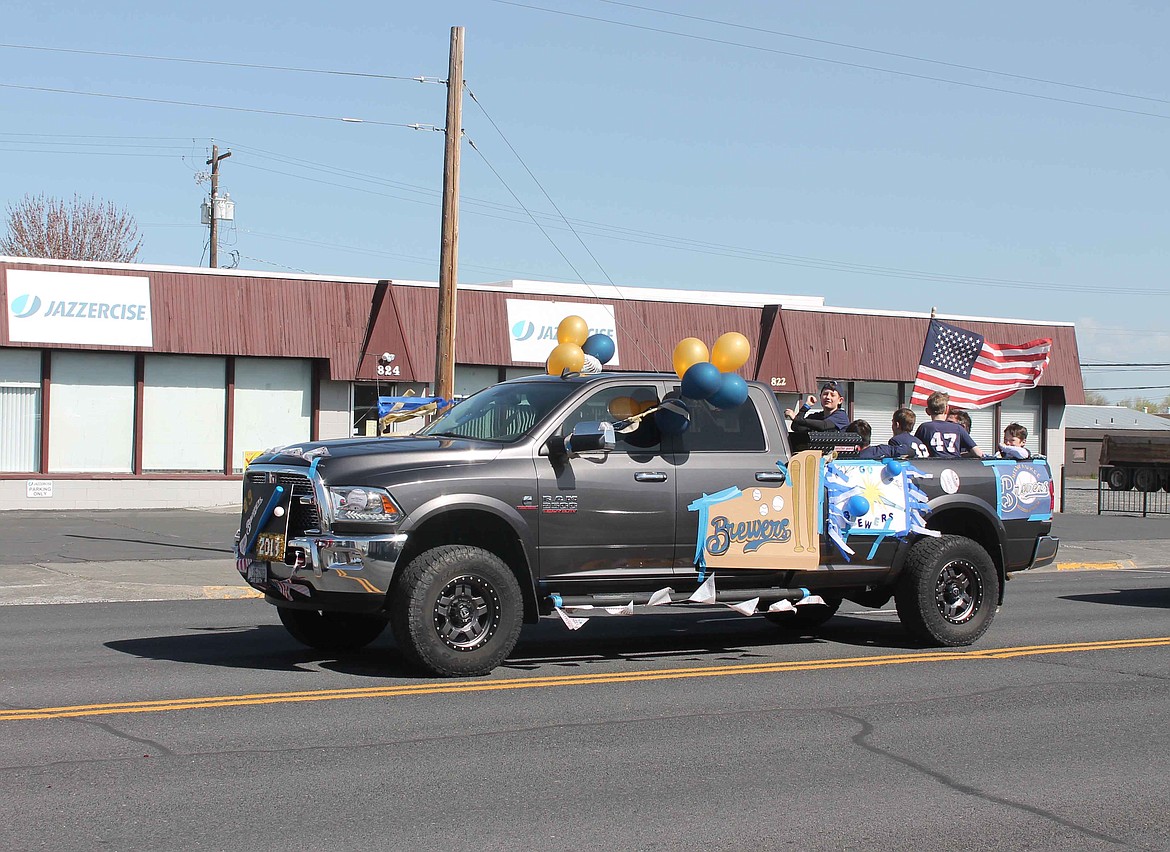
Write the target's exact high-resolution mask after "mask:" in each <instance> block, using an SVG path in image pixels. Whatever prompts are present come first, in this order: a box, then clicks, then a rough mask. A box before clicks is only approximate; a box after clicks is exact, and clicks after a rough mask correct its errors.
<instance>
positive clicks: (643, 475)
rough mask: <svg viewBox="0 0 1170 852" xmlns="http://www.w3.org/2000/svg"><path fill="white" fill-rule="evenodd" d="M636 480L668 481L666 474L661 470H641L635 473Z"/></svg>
mask: <svg viewBox="0 0 1170 852" xmlns="http://www.w3.org/2000/svg"><path fill="white" fill-rule="evenodd" d="M634 482H666V474H665V473H663V472H662V471H660V470H651V471H639V472H638V473H635V474H634Z"/></svg>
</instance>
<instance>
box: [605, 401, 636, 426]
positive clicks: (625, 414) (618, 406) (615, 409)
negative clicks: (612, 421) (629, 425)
mask: <svg viewBox="0 0 1170 852" xmlns="http://www.w3.org/2000/svg"><path fill="white" fill-rule="evenodd" d="M609 413H610V414H612V415H613V416H614V417H615V418H616V419H618V420H625V419H627V418H629V417H633V416H634V415H635V414H639V413H640V412H639V411H638V403H637V402H635V401H634V399H633V398H632V397H628V396H617V397H614V398H613V399H611V400H610V401H609Z"/></svg>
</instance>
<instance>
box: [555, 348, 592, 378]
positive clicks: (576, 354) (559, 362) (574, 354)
mask: <svg viewBox="0 0 1170 852" xmlns="http://www.w3.org/2000/svg"><path fill="white" fill-rule="evenodd" d="M584 366H585V352H584V351H583V350H582V349H581V347H580V346H578V345H577V344H576V343H562V344H560V345H559V346H557V348H556V349H554V350H553V351H552V353H551V354H550V355H549V356H548V361H547V362H545V367H546V369H547V370H548V374H549V375H550V376H559V375H560V374H561V372H562V371H564V370H566V369H567V370H568V371H569V372H571V373H579V372H581V368H582V367H584Z"/></svg>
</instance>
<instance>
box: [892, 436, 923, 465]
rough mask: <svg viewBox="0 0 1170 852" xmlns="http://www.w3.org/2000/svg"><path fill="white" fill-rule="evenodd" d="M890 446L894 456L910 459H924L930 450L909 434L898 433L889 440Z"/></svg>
mask: <svg viewBox="0 0 1170 852" xmlns="http://www.w3.org/2000/svg"><path fill="white" fill-rule="evenodd" d="M890 446H891V447H892V448H893V449H894V455H896V456H910V457H911V458H916V459H924V458H926V457H927V456H929V455H930V450H929V449H928V448H927V446H926V444H924V443H922V442H921V441H919V440H918V439H917V438H915V437H914V436H913V435H911V434H910V433H909V432H899V433H898V434H897V435H895V436H894V437H892V438H890Z"/></svg>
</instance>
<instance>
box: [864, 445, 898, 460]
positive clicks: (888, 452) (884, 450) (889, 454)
mask: <svg viewBox="0 0 1170 852" xmlns="http://www.w3.org/2000/svg"><path fill="white" fill-rule="evenodd" d="M896 455H898V451H897V450H896V449H895V448H894V447H891V446H890V445H889V444H877V445H875V446H871V447H866V448H865V449H863V450H861V451H859V452H858V453H857V457H858V458H859V459H888V458H893V457H894V456H896Z"/></svg>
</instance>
